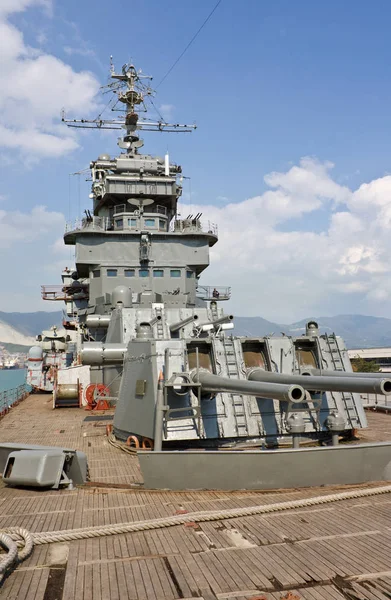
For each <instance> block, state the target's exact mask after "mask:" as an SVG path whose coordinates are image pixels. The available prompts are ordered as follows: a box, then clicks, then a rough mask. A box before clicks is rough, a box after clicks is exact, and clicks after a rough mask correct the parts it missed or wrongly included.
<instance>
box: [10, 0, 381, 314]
mask: <svg viewBox="0 0 391 600" xmlns="http://www.w3.org/2000/svg"><path fill="white" fill-rule="evenodd" d="M215 4H216V0H198V1H197V2H194V1H190V0H165V2H161V1H160V0H139V1H138V2H136V1H134V0H128V1H126V2H125V1H123V0H119V1H118V2H116V3H114V4H113V3H109V2H103V1H102V0H94V1H92V0H84V1H83V2H76V1H75V0H67V2H60V1H59V0H0V253H1V254H0V255H1V262H0V268H1V275H2V277H1V281H2V285H1V287H0V310H1V311H8V312H15V311H21V312H28V311H35V310H49V311H50V310H57V309H59V308H60V306H59V305H58V304H54V303H50V302H44V301H42V300H41V298H40V286H41V284H42V285H43V284H58V283H60V273H61V270H62V268H63V267H65V266H69V265H70V264H71V263H72V261H73V256H72V251H71V250H70V248H69V247H65V246H64V245H63V242H62V236H63V232H64V227H65V223H66V222H67V221H69V220H71V221H72V220H75V219H76V218H77V217H78V216H79V215H81V214H82V213H83V211H84V209H86V208H91V200H90V199H89V197H88V195H89V192H90V189H89V186H90V183H89V182H88V181H86V179H87V178H88V173H85V172H83V173H82V174H77V173H78V172H79V171H82V170H83V169H86V168H87V167H88V165H89V162H90V161H91V160H93V159H96V158H97V156H98V155H99V154H101V153H103V152H108V153H109V154H111V155H115V154H116V153H117V146H116V137H117V135H116V133H108V132H102V131H101V132H99V131H92V132H91V131H85V130H80V131H77V130H74V129H69V128H67V127H66V126H65V125H64V124H63V123H61V111H62V109H64V110H65V111H66V114H67V116H69V117H79V118H80V117H81V118H83V117H84V118H95V117H96V116H97V115H98V114H100V112H101V111H102V109H103V107H104V106H105V104H106V103H107V101H108V97H107V95H104V94H102V92H101V90H100V86H102V85H105V84H106V83H107V82H108V76H109V66H110V55H112V56H113V62H114V65H115V66H116V67H117V70H119V69H120V68H121V66H122V64H123V63H125V62H128V61H129V60H131V61H132V62H133V63H134V64H135V65H136V67H137V68H138V69H139V68H141V69H142V70H143V72H144V73H145V74H150V75H153V77H154V79H153V81H152V86H153V87H154V88H155V89H156V91H157V94H156V97H155V98H154V103H155V106H156V107H157V108H158V109H159V110H160V112H162V113H163V115H164V116H165V117H166V118H167V120H172V121H174V122H180V123H194V122H195V123H196V124H197V130H196V131H195V132H194V133H191V134H163V133H155V134H154V133H145V135H144V139H145V147H144V149H145V151H147V152H150V153H151V154H158V155H162V154H164V153H165V152H166V151H169V153H170V158H171V160H172V161H174V162H177V163H179V164H181V165H182V168H183V171H184V174H185V175H186V177H188V178H189V179H185V180H184V190H183V196H182V199H181V204H182V207H181V211H182V213H185V212H186V214H187V213H188V212H195V211H200V212H202V213H203V218H204V219H209V220H211V221H213V222H215V223H217V225H218V227H219V243H218V244H216V246H215V247H214V248H213V249H212V251H211V266H210V267H209V268H208V269H207V271H206V272H205V273H204V274H203V276H202V278H201V283H202V284H204V285H213V286H218V285H222V286H224V285H227V286H231V288H232V300H231V301H230V303H229V305H228V306H227V307H226V308H227V310H229V311H230V312H233V313H234V314H236V315H238V316H262V317H264V318H266V319H270V320H273V321H277V322H285V323H289V322H292V321H296V320H299V319H302V318H305V317H311V316H312V317H313V316H331V315H336V314H351V313H359V314H367V315H374V316H384V317H390V300H391V279H390V272H391V260H390V256H391V147H390V129H391V102H390V99H391V73H390V71H391V60H390V58H391V38H390V35H389V22H390V18H391V4H390V2H389V0H376V1H375V2H372V3H369V2H367V0H346V1H345V2H340V1H339V0H338V1H337V0H329V2H327V3H325V2H322V3H319V2H313V0H297V1H296V2H292V1H291V0H244V1H243V2H242V3H239V4H238V3H237V2H236V1H234V0H222V1H221V3H220V4H219V6H218V7H217V9H216V11H215V12H214V14H213V15H212V17H211V19H210V20H209V21H208V23H207V24H206V25H205V27H204V28H203V29H202V31H201V32H200V34H199V35H198V37H197V38H196V39H195V41H194V42H193V44H192V45H191V46H190V48H189V49H188V50H187V52H186V53H185V55H184V56H183V57H182V58H181V60H180V61H179V63H178V64H177V65H176V66H175V68H174V69H173V70H172V72H171V73H170V74H169V75H168V76H167V78H165V79H164V81H162V82H161V80H162V78H163V77H164V75H165V74H166V73H167V71H168V70H169V68H170V67H171V65H172V64H173V63H174V61H175V60H176V59H177V58H178V57H179V55H180V54H181V53H182V51H183V50H184V48H185V47H186V45H187V44H188V42H189V41H190V40H191V38H192V36H193V35H194V34H195V32H196V31H197V30H198V28H199V27H200V26H201V24H202V23H203V21H204V20H205V18H206V17H207V16H208V14H209V13H210V12H211V10H212V9H213V7H214V5H215ZM108 116H110V113H109V114H108ZM150 116H151V117H154V115H153V113H152V114H151V115H150ZM61 308H62V306H61Z"/></svg>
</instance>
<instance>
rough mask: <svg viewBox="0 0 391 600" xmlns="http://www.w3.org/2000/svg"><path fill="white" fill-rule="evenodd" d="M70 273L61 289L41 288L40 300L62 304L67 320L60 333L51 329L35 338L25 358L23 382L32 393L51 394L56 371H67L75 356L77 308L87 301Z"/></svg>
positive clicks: (66, 273) (78, 336)
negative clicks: (60, 302)
mask: <svg viewBox="0 0 391 600" xmlns="http://www.w3.org/2000/svg"><path fill="white" fill-rule="evenodd" d="M72 274H73V272H72V271H71V269H69V268H68V267H66V268H65V269H64V270H63V272H62V274H61V278H62V285H51V286H42V290H41V295H42V298H43V300H50V301H62V302H65V304H66V313H65V314H66V316H64V319H63V322H62V325H63V328H61V329H59V328H58V327H57V325H53V326H52V327H51V328H50V329H47V330H44V331H42V332H41V333H40V334H38V335H37V336H36V344H35V345H34V346H32V347H31V348H30V350H29V352H28V355H27V375H26V381H27V383H28V384H29V385H31V387H32V389H33V390H34V391H35V392H39V391H41V392H53V391H54V389H55V385H56V381H57V373H58V371H59V370H62V369H66V368H68V367H70V366H71V365H72V364H73V363H74V361H75V359H76V356H77V347H78V346H80V341H81V332H79V330H78V324H77V308H81V307H83V306H84V304H85V303H86V301H87V295H86V293H87V288H88V286H87V285H86V284H84V283H81V282H79V281H75V280H74V279H73V278H72Z"/></svg>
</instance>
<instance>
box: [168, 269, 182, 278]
mask: <svg viewBox="0 0 391 600" xmlns="http://www.w3.org/2000/svg"><path fill="white" fill-rule="evenodd" d="M180 276H181V270H180V269H170V277H180Z"/></svg>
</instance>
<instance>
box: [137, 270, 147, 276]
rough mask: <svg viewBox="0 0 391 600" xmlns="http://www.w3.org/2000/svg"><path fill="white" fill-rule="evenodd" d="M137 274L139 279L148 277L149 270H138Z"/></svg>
mask: <svg viewBox="0 0 391 600" xmlns="http://www.w3.org/2000/svg"><path fill="white" fill-rule="evenodd" d="M138 274H139V276H140V277H149V270H148V269H140V270H139V272H138Z"/></svg>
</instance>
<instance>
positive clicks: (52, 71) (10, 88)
mask: <svg viewBox="0 0 391 600" xmlns="http://www.w3.org/2000/svg"><path fill="white" fill-rule="evenodd" d="M34 6H35V7H41V8H42V7H44V8H46V10H47V11H48V10H49V9H50V7H51V2H49V0H1V5H0V55H1V56H2V60H1V63H0V146H2V147H4V148H11V149H14V150H17V151H18V152H22V153H23V154H29V156H30V160H31V154H33V155H34V159H37V158H39V157H43V156H45V157H47V156H53V157H54V158H57V157H58V156H61V155H63V154H66V153H68V152H70V151H71V150H74V149H75V148H76V147H77V146H78V144H77V139H76V137H75V132H71V131H70V130H67V129H66V127H65V126H62V127H61V128H60V127H59V124H60V114H61V109H62V108H63V107H65V108H66V109H67V110H69V111H70V112H72V113H73V112H75V113H77V115H79V116H81V117H83V116H87V115H88V114H89V113H90V112H91V111H96V110H97V105H96V103H95V100H94V99H95V96H96V94H97V92H98V89H99V83H98V81H97V80H96V78H95V77H94V76H93V75H92V74H91V73H89V72H86V71H82V72H76V71H74V70H73V69H72V67H71V66H70V65H67V64H66V63H64V62H63V61H61V60H59V59H58V58H56V57H54V56H52V55H50V54H45V53H43V52H41V50H39V49H36V48H31V47H28V46H27V45H26V44H25V42H24V39H23V34H22V32H21V31H19V30H18V29H17V28H16V27H15V26H14V25H12V24H11V23H10V22H9V21H8V16H9V15H10V14H11V13H14V12H21V11H23V10H27V9H29V8H32V7H34ZM21 115H23V119H21Z"/></svg>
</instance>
